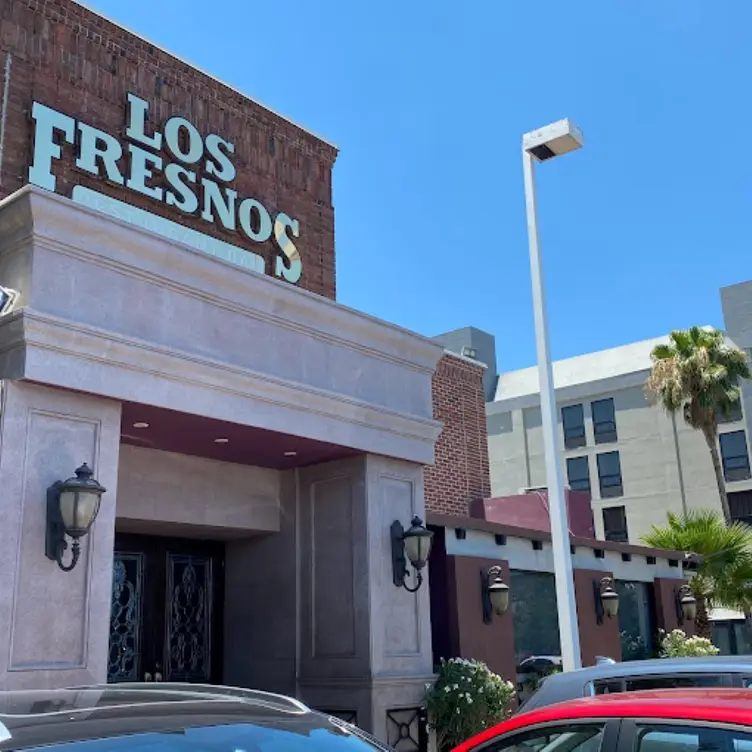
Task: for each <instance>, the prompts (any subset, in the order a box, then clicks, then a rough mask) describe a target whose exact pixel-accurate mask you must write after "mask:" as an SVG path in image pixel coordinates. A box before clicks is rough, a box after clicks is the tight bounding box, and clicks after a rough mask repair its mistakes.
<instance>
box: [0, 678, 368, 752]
mask: <svg viewBox="0 0 752 752" xmlns="http://www.w3.org/2000/svg"><path fill="white" fill-rule="evenodd" d="M223 720H224V721H225V722H227V723H263V724H264V725H269V724H272V725H274V724H277V723H278V724H280V725H284V726H285V727H292V726H295V727H296V728H298V729H299V730H300V731H301V732H304V733H305V732H306V731H309V730H312V729H315V728H327V727H328V728H332V729H334V727H337V728H342V727H343V726H345V727H346V728H348V729H349V728H350V726H349V724H344V722H340V721H338V720H337V719H334V718H331V717H329V716H326V715H324V714H320V713H318V712H316V711H314V710H311V709H310V708H308V707H307V706H306V705H304V704H303V703H301V702H299V701H298V700H295V699H293V698H290V697H286V696H284V695H276V694H272V693H268V692H259V691H255V690H248V689H240V688H235V687H219V686H210V685H187V684H171V683H159V684H156V683H150V684H104V685H93V686H84V687H75V688H69V689H55V690H20V691H5V692H2V691H0V750H3V749H9V748H11V749H23V748H24V747H36V746H43V745H45V744H50V743H52V742H55V743H58V744H60V743H65V742H73V741H82V740H85V739H92V738H102V737H106V736H110V735H115V736H116V735H122V734H130V733H147V732H157V731H164V730H166V729H169V728H174V727H175V725H176V724H180V725H183V726H185V727H191V726H201V725H216V724H217V723H218V722H219V723H221V722H222V721H223ZM357 733H360V732H357Z"/></svg>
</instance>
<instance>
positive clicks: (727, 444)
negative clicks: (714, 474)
mask: <svg viewBox="0 0 752 752" xmlns="http://www.w3.org/2000/svg"><path fill="white" fill-rule="evenodd" d="M718 442H719V444H720V446H721V460H722V462H723V477H724V478H725V479H726V480H728V481H734V480H747V479H748V478H749V477H750V471H749V452H748V450H747V436H746V434H745V433H744V431H731V432H730V433H722V434H721V435H720V436H719V437H718Z"/></svg>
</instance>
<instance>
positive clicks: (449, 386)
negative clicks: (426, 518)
mask: <svg viewBox="0 0 752 752" xmlns="http://www.w3.org/2000/svg"><path fill="white" fill-rule="evenodd" d="M484 371H485V369H484V368H483V366H480V365H476V364H475V363H473V362H471V361H468V360H466V359H464V358H460V357H459V356H455V355H451V354H449V353H447V354H445V355H444V356H443V357H442V359H441V360H440V361H439V366H438V368H437V370H436V373H435V375H434V377H433V414H434V418H436V419H437V420H441V421H443V423H444V428H443V429H442V431H441V434H440V436H439V440H438V442H437V443H436V461H435V464H434V465H432V466H430V467H427V468H426V470H425V495H426V510H427V511H429V512H436V513H438V514H450V515H462V516H466V515H467V514H468V506H469V504H470V503H471V502H472V501H473V500H475V499H482V498H485V497H487V496H489V495H490V494H491V480H490V473H489V468H488V438H487V435H486V402H485V396H484V392H483V374H484Z"/></svg>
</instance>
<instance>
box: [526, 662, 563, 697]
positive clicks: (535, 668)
mask: <svg viewBox="0 0 752 752" xmlns="http://www.w3.org/2000/svg"><path fill="white" fill-rule="evenodd" d="M559 670H561V656H560V655H531V656H528V657H527V658H525V659H524V660H522V661H520V662H519V664H517V697H518V699H519V701H520V702H524V701H525V700H527V699H528V698H529V697H530V696H531V695H532V694H533V693H534V692H535V690H536V689H537V687H538V685H539V684H540V683H541V682H542V681H543V679H544V678H545V677H546V676H548V675H549V674H551V673H554V672H555V671H559Z"/></svg>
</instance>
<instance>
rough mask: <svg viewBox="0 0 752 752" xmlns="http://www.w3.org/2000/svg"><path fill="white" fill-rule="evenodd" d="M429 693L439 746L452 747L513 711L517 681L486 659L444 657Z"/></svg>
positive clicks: (428, 703) (432, 725) (429, 708)
mask: <svg viewBox="0 0 752 752" xmlns="http://www.w3.org/2000/svg"><path fill="white" fill-rule="evenodd" d="M436 673H437V679H436V681H435V682H434V684H433V685H431V687H430V688H429V689H428V692H427V694H426V709H427V711H428V723H429V727H430V728H431V730H433V731H435V733H436V741H437V744H438V747H439V749H445V748H447V747H448V748H452V747H455V746H457V745H458V744H460V743H461V742H464V741H466V740H467V739H469V738H470V737H471V736H474V735H475V734H477V733H479V732H481V731H483V729H486V728H488V727H490V726H493V725H495V724H497V723H499V722H500V721H503V720H504V719H506V718H508V717H509V716H510V715H511V709H512V703H513V702H514V698H515V689H514V685H513V684H512V683H511V682H508V681H504V679H502V678H501V677H500V676H499V675H498V674H495V673H493V671H491V670H490V669H489V668H488V666H487V665H486V664H485V663H482V662H480V661H471V660H466V659H464V658H451V659H450V660H448V661H445V660H444V659H442V661H441V663H440V664H439V666H438V668H437V671H436Z"/></svg>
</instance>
